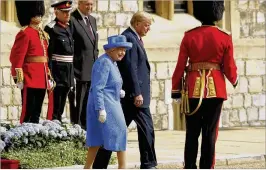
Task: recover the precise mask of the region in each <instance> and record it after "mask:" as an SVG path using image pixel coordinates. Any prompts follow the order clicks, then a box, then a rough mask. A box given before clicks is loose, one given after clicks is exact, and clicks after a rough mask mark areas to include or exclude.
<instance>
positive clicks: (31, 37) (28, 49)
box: [10, 26, 48, 89]
mask: <svg viewBox="0 0 266 170" xmlns="http://www.w3.org/2000/svg"><path fill="white" fill-rule="evenodd" d="M41 41H43V45H44V47H43V46H42V43H41ZM47 46H48V43H47V40H40V37H39V31H38V30H36V29H34V28H32V27H30V26H29V27H26V28H25V29H22V30H21V31H20V32H19V33H18V34H17V36H16V39H15V42H14V45H13V47H12V50H11V54H10V62H11V74H12V76H13V77H16V71H15V68H22V69H23V74H24V86H25V87H30V88H40V89H46V88H47V72H48V64H47V62H43V63H34V62H32V63H26V62H24V59H25V58H26V57H40V56H45V57H47Z"/></svg>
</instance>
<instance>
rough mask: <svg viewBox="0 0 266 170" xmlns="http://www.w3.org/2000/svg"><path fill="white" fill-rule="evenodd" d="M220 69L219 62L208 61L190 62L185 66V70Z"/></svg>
mask: <svg viewBox="0 0 266 170" xmlns="http://www.w3.org/2000/svg"><path fill="white" fill-rule="evenodd" d="M211 69H212V70H220V69H221V67H220V64H217V63H210V62H198V63H190V64H189V65H188V67H187V71H198V70H211Z"/></svg>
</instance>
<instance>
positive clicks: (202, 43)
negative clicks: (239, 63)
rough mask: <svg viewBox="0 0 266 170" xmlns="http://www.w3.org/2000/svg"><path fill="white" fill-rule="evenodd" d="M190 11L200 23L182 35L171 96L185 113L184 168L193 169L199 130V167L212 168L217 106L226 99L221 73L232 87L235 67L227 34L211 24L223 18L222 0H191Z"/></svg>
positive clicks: (218, 111) (230, 42)
mask: <svg viewBox="0 0 266 170" xmlns="http://www.w3.org/2000/svg"><path fill="white" fill-rule="evenodd" d="M193 12H194V16H195V18H196V19H198V20H199V21H201V23H202V25H201V26H199V27H196V28H193V29H191V30H189V31H186V33H185V35H184V37H183V40H182V42H181V46H180V51H179V56H178V62H177V65H176V68H175V71H174V74H173V77H172V98H173V99H179V101H181V109H180V110H181V113H184V114H185V115H186V142H185V158H184V159H185V161H184V162H185V167H184V168H185V169H192V168H193V169H197V166H196V159H197V153H198V137H199V136H200V133H201V132H202V144H201V158H200V163H199V167H200V168H201V169H212V168H214V164H215V143H216V139H217V134H218V128H219V119H220V114H221V109H222V105H223V101H224V100H226V99H227V93H226V85H225V78H224V75H225V76H226V78H227V79H228V80H229V81H230V82H231V84H232V85H233V86H234V87H235V86H236V85H237V83H238V79H237V67H236V64H235V60H234V53H233V50H234V48H233V43H232V37H231V35H230V33H227V32H226V31H224V30H221V29H220V28H218V27H217V26H215V23H216V22H217V21H219V20H221V19H222V17H223V12H224V2H223V1H221V0H219V1H198V0H197V1H196V0H195V1H193ZM187 64H188V65H187ZM184 72H185V75H184Z"/></svg>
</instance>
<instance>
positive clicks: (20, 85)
mask: <svg viewBox="0 0 266 170" xmlns="http://www.w3.org/2000/svg"><path fill="white" fill-rule="evenodd" d="M17 87H18V88H19V89H20V90H22V89H23V87H24V84H23V82H20V83H17Z"/></svg>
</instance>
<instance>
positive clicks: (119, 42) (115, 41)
mask: <svg viewBox="0 0 266 170" xmlns="http://www.w3.org/2000/svg"><path fill="white" fill-rule="evenodd" d="M107 41H108V44H105V45H104V46H103V48H104V50H108V49H110V48H116V47H124V48H126V49H127V50H129V49H131V48H132V43H130V42H127V38H126V37H125V36H124V35H114V36H110V37H108V38H107Z"/></svg>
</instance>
